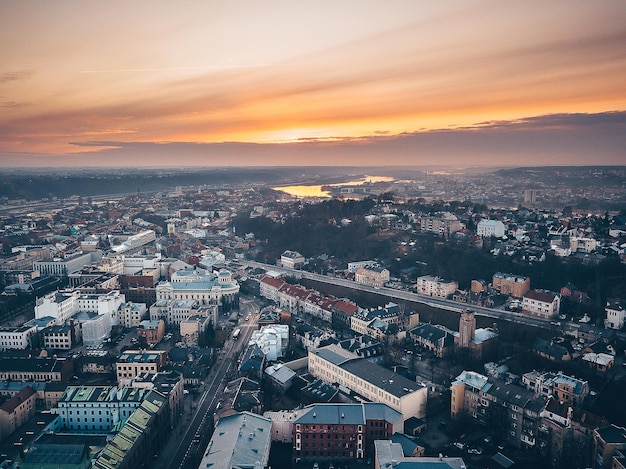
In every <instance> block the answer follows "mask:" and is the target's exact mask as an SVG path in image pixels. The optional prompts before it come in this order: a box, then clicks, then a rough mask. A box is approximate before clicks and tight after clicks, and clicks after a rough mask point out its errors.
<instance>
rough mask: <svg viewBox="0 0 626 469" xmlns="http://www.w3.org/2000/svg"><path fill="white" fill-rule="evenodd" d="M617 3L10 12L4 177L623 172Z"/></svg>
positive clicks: (0, 97) (22, 8) (1, 84)
mask: <svg viewBox="0 0 626 469" xmlns="http://www.w3.org/2000/svg"><path fill="white" fill-rule="evenodd" d="M625 25H626V7H625V4H624V2H622V1H617V0H615V1H606V2H602V3H596V2H585V1H567V2H566V1H553V2H541V1H530V2H523V3H514V4H511V3H508V2H499V1H493V0H485V1H479V0H468V1H462V2H460V1H455V2H441V3H439V2H424V1H394V2H382V1H368V2H363V1H358V2H356V1H344V2H328V1H323V2H315V3H310V4H306V3H299V2H281V1H269V2H252V1H237V2H199V1H187V2H184V3H182V4H181V3H176V4H174V3H171V2H164V1H156V2H155V1H151V2H147V1H135V2H119V1H110V2H79V1H63V2H3V3H2V4H0V43H1V44H2V47H1V48H0V108H1V109H2V112H0V166H3V167H28V166H32V167H42V166H109V167H111V166H182V165H188V166H271V165H283V166H304V165H319V166H323V165H329V166H335V165H344V166H345V165H364V166H366V165H381V164H388V165H429V164H430V165H432V164H451V165H468V166H469V165H471V166H488V165H495V166H519V165H546V164H549V165H584V164H590V163H591V164H596V165H603V164H605V165H615V164H623V163H624V152H623V149H624V148H625V147H626V93H624V83H626V54H625V52H626V26H625Z"/></svg>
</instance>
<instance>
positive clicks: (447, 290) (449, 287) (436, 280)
mask: <svg viewBox="0 0 626 469" xmlns="http://www.w3.org/2000/svg"><path fill="white" fill-rule="evenodd" d="M457 288H459V284H458V282H455V281H453V280H446V279H443V278H441V277H433V276H432V275H425V276H423V277H418V278H417V293H419V294H420V295H427V296H434V297H437V298H447V297H448V295H452V294H453V293H454V292H455V291H456V290H457Z"/></svg>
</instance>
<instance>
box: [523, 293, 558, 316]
mask: <svg viewBox="0 0 626 469" xmlns="http://www.w3.org/2000/svg"><path fill="white" fill-rule="evenodd" d="M560 307H561V297H560V296H559V295H558V294H557V293H553V292H549V291H540V290H529V291H527V292H526V293H525V294H524V298H523V299H522V310H524V311H525V312H527V313H529V314H532V315H533V316H539V317H540V318H544V319H552V318H553V317H554V316H556V315H558V314H559V309H560Z"/></svg>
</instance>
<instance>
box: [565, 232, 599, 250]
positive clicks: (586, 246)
mask: <svg viewBox="0 0 626 469" xmlns="http://www.w3.org/2000/svg"><path fill="white" fill-rule="evenodd" d="M597 246H598V242H597V241H596V240H595V239H593V238H582V237H577V236H571V237H570V239H569V247H570V249H571V251H572V252H584V253H586V254H589V253H591V252H593V251H595V250H596V247H597Z"/></svg>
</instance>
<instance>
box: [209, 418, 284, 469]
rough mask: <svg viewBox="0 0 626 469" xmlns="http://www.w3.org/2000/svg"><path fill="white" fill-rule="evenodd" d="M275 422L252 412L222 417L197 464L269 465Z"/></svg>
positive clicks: (228, 468) (217, 467)
mask: <svg viewBox="0 0 626 469" xmlns="http://www.w3.org/2000/svg"><path fill="white" fill-rule="evenodd" d="M271 430H272V421H271V420H270V419H267V418H264V417H261V416H260V415H256V414H252V413H250V412H242V413H239V414H233V415H229V416H227V417H223V418H221V419H220V420H219V421H218V423H217V425H216V426H215V431H214V432H213V437H212V438H211V441H210V442H209V445H208V447H207V449H206V451H205V452H204V456H203V457H202V461H201V462H200V465H199V466H198V467H202V468H211V469H232V468H253V467H255V463H257V462H258V463H260V467H266V466H267V461H268V459H269V452H270V444H271Z"/></svg>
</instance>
